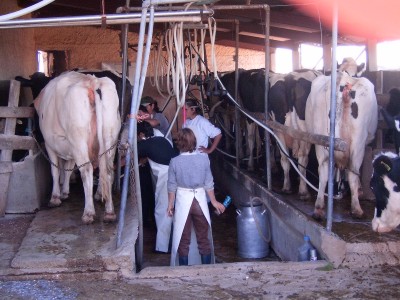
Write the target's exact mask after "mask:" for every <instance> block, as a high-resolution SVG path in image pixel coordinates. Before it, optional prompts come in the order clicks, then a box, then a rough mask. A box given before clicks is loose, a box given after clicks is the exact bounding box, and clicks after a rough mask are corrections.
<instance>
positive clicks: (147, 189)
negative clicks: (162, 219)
mask: <svg viewBox="0 0 400 300" xmlns="http://www.w3.org/2000/svg"><path fill="white" fill-rule="evenodd" d="M139 177H140V190H141V196H142V217H143V222H144V223H145V224H146V225H147V224H150V222H151V221H152V220H154V202H155V200H154V189H153V181H152V178H151V168H150V164H149V163H148V162H146V164H145V165H144V166H140V167H139Z"/></svg>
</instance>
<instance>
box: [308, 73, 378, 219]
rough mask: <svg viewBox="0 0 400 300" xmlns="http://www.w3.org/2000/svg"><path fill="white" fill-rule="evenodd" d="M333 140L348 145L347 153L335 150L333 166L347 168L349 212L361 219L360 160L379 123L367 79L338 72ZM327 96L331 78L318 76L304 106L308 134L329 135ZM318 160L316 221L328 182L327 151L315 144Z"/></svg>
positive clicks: (372, 90)
mask: <svg viewBox="0 0 400 300" xmlns="http://www.w3.org/2000/svg"><path fill="white" fill-rule="evenodd" d="M337 74H338V76H337V87H336V105H337V109H336V123H335V137H337V138H341V139H343V140H345V141H346V142H347V143H348V144H349V151H348V152H346V153H344V152H338V151H335V163H336V166H337V167H338V168H340V169H346V170H347V175H348V181H349V185H350V190H351V212H352V214H353V215H354V216H355V217H361V216H362V215H363V210H362V209H361V207H360V203H359V199H358V196H359V188H360V179H359V171H360V166H361V163H362V161H363V157H364V151H365V146H366V145H367V144H368V143H370V142H371V141H372V140H373V139H374V136H375V131H376V128H377V122H378V107H377V101H376V96H375V92H374V86H373V84H372V83H371V82H370V81H369V80H368V79H366V78H354V77H351V76H349V74H348V73H347V72H338V73H337ZM330 93H331V77H330V76H319V77H317V78H316V79H315V80H314V81H313V82H312V86H311V92H310V95H309V97H308V99H307V104H306V127H307V131H308V132H311V133H314V134H322V135H329V134H330V119H329V112H330ZM315 151H316V155H317V160H318V164H319V167H318V173H319V189H318V195H317V200H316V203H315V209H314V215H313V217H314V218H316V219H320V218H322V217H323V216H324V214H325V213H324V206H325V203H324V192H325V187H326V183H327V181H328V164H329V152H328V149H327V148H325V147H323V146H319V145H316V146H315Z"/></svg>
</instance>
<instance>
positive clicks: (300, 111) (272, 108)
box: [221, 69, 321, 199]
mask: <svg viewBox="0 0 400 300" xmlns="http://www.w3.org/2000/svg"><path fill="white" fill-rule="evenodd" d="M320 74H321V73H320V72H318V71H312V70H303V71H295V72H291V73H289V74H277V73H272V72H271V73H270V74H269V84H270V88H269V96H268V113H269V114H270V115H271V118H272V119H273V120H275V121H276V122H279V123H281V124H284V125H286V126H289V127H292V128H295V129H298V130H303V131H305V124H304V116H305V103H306V100H307V97H308V94H309V92H310V89H311V82H312V80H313V79H314V78H316V77H317V76H318V75H320ZM221 81H222V82H223V84H224V85H225V87H226V89H227V90H228V92H229V93H230V94H231V95H233V87H234V72H231V73H227V74H225V75H224V76H222V77H221ZM238 90H239V97H240V101H241V102H242V105H243V107H244V108H245V109H246V110H247V111H249V112H252V113H264V111H265V103H264V93H265V70H264V69H255V70H240V72H239V83H238ZM276 135H277V136H278V138H279V139H280V140H281V141H282V145H283V147H285V148H286V151H287V149H288V148H290V149H292V150H293V151H292V153H293V156H294V157H296V158H298V159H299V163H300V164H301V165H303V164H304V165H307V163H308V151H305V149H304V146H305V144H304V142H301V141H298V140H294V139H292V138H290V137H289V136H287V135H285V134H283V133H282V132H277V133H276ZM257 137H258V134H257V130H256V125H255V123H254V122H251V121H248V120H247V136H246V143H247V147H248V153H249V155H250V156H249V162H248V169H249V170H252V169H253V167H254V155H253V152H254V151H253V150H254V146H255V144H256V143H255V141H256V138H257ZM281 154H282V153H281ZM306 154H307V155H306ZM281 165H282V168H283V170H284V183H283V187H282V191H283V192H285V193H291V192H292V187H291V182H290V176H289V171H290V162H289V160H288V158H287V157H286V156H285V155H284V154H282V155H281ZM301 172H302V173H303V175H304V176H305V169H303V168H301ZM299 194H300V197H301V198H303V199H306V198H309V197H310V195H309V192H308V189H307V186H306V183H305V181H303V180H301V183H300V187H299Z"/></svg>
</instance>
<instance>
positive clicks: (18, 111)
mask: <svg viewBox="0 0 400 300" xmlns="http://www.w3.org/2000/svg"><path fill="white" fill-rule="evenodd" d="M34 115H35V109H34V108H33V107H0V118H33V116H34Z"/></svg>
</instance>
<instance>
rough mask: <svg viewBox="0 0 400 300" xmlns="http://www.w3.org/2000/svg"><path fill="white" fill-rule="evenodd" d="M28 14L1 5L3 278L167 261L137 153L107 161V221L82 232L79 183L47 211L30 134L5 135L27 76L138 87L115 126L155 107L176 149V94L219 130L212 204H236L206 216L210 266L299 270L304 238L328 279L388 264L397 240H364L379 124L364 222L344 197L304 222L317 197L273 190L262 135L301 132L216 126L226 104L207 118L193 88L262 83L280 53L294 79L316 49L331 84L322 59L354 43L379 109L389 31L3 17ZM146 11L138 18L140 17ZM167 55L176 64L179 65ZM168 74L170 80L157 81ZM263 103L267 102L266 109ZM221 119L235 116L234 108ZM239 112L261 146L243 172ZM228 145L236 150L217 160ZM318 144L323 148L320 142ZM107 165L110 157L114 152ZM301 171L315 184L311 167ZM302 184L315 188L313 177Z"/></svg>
mask: <svg viewBox="0 0 400 300" xmlns="http://www.w3.org/2000/svg"><path fill="white" fill-rule="evenodd" d="M39 2H40V1H32V0H18V1H12V0H3V1H1V3H0V14H1V16H0V17H1V19H0V53H1V55H0V65H1V68H0V92H1V93H0V97H1V101H2V106H4V107H2V108H0V112H1V115H0V117H1V118H2V119H1V120H2V123H1V124H2V127H1V135H0V141H1V143H0V146H1V162H0V166H1V167H0V227H1V233H0V234H1V237H2V244H1V247H5V248H7V249H2V250H4V251H0V252H1V253H2V254H1V271H0V274H1V276H9V277H13V276H14V277H18V276H24V275H30V276H40V275H42V274H56V273H73V272H85V271H90V272H102V273H101V274H103V275H102V276H103V277H104V278H106V277H115V276H129V274H131V273H134V272H139V271H141V270H142V269H144V268H148V267H155V266H168V265H169V263H170V261H169V260H170V255H169V254H160V253H155V252H154V243H155V234H156V232H155V225H154V224H150V225H148V226H144V224H143V218H142V216H141V211H142V209H143V203H142V199H141V197H140V195H138V184H137V180H138V179H137V178H138V171H137V165H136V164H137V160H135V159H134V156H135V155H136V154H135V153H134V152H132V155H131V156H132V157H130V159H127V160H126V161H127V162H128V165H130V167H129V168H128V167H123V166H121V159H118V165H117V167H116V170H119V171H116V177H120V178H121V180H120V181H119V182H118V181H117V180H116V182H115V183H114V185H113V199H114V205H115V210H116V213H117V221H116V222H115V223H112V224H106V223H103V222H102V211H103V210H104V204H102V203H95V208H96V211H97V218H96V219H95V221H94V223H92V224H90V225H84V224H83V223H82V221H81V213H82V210H83V203H84V194H83V189H82V185H81V183H80V182H81V181H80V179H79V178H78V179H77V181H76V183H72V184H71V193H70V197H69V199H68V200H65V201H63V204H62V205H61V206H60V207H56V208H48V207H47V203H48V200H49V199H50V196H51V185H52V179H51V173H50V163H49V161H48V159H47V156H46V154H45V151H44V150H43V148H42V147H41V146H40V145H38V144H37V143H36V142H35V140H34V139H33V138H31V137H30V136H29V132H28V133H26V130H25V131H24V132H22V133H17V132H16V130H17V128H18V125H21V124H25V121H26V120H30V119H32V118H33V115H34V109H33V108H32V107H30V105H31V104H32V102H33V96H32V89H31V88H30V87H28V86H23V85H21V83H20V82H19V81H16V80H15V78H16V76H22V77H24V78H29V76H30V75H32V74H34V73H35V72H37V71H41V72H44V73H45V75H46V76H58V75H60V74H61V73H63V72H65V71H70V70H75V69H83V70H93V69H96V70H113V71H115V72H118V73H119V74H121V78H122V79H125V78H128V79H129V81H130V82H131V83H132V85H134V86H135V84H136V86H135V87H134V88H133V89H132V91H131V92H132V97H131V100H132V102H128V103H126V102H125V103H121V105H120V107H121V108H123V109H125V111H124V112H123V114H124V115H127V114H128V113H129V112H130V113H136V110H135V109H133V110H132V107H138V103H139V101H140V98H141V96H145V95H148V96H152V97H153V98H155V99H157V101H158V106H159V107H160V108H161V109H162V112H163V113H164V114H165V116H166V117H167V119H168V120H169V121H170V122H171V123H172V124H173V125H172V126H171V133H172V136H173V137H175V136H176V133H177V131H178V129H179V128H181V126H182V122H183V116H182V113H181V110H180V108H181V106H180V105H181V104H182V101H183V100H184V97H185V95H189V96H190V97H195V98H197V99H198V100H199V101H200V102H201V103H202V105H203V106H202V107H203V112H204V115H205V116H207V117H209V119H210V120H211V121H212V122H214V123H215V124H216V126H218V127H220V128H222V129H223V136H224V138H223V140H222V142H221V143H220V148H221V149H219V150H218V151H215V152H214V153H213V154H212V155H211V156H210V160H211V167H212V172H213V176H214V180H215V191H216V196H217V199H218V200H219V201H221V202H222V201H223V199H224V198H225V196H226V195H230V196H231V197H232V199H233V203H232V204H231V205H230V206H229V207H228V208H227V210H226V212H225V213H224V214H223V215H221V216H217V215H214V214H212V213H211V215H212V216H211V218H212V224H213V234H214V247H215V256H216V263H235V262H240V261H270V260H271V261H297V259H298V258H297V249H298V248H299V246H300V245H301V244H302V243H303V236H304V235H308V236H309V237H310V239H311V242H312V245H313V246H314V247H315V248H316V250H317V258H318V260H325V261H326V262H327V264H331V265H333V266H334V267H339V266H350V267H351V266H352V265H358V266H370V265H373V264H391V265H395V264H398V256H399V251H400V249H399V242H398V230H397V229H396V230H394V231H392V232H390V233H384V234H378V233H375V232H373V231H372V229H371V220H372V218H373V216H374V207H375V201H374V195H373V193H372V192H371V190H370V187H369V180H370V178H371V173H372V159H373V157H374V156H375V155H376V154H377V153H379V152H381V151H383V150H390V151H394V145H393V144H392V143H391V142H390V141H387V127H386V125H385V123H384V122H383V120H382V119H381V118H380V119H379V122H378V129H377V131H376V135H375V139H374V141H373V142H372V143H370V144H368V145H367V146H366V148H365V155H364V158H363V164H362V168H361V170H360V182H361V188H362V190H363V195H364V196H363V198H361V201H360V204H361V206H362V208H363V210H364V216H363V217H361V218H353V217H352V216H351V214H350V196H349V195H346V194H344V196H343V197H342V198H341V199H337V197H334V199H332V195H330V196H329V197H327V198H331V199H327V200H325V201H326V207H329V204H328V203H329V201H330V203H331V204H332V207H333V208H332V209H331V211H330V212H329V211H328V212H327V218H323V219H322V220H314V219H313V218H312V214H313V210H314V203H315V198H316V193H315V192H313V191H312V190H311V189H309V190H310V192H311V193H312V197H311V199H309V200H300V199H299V197H298V195H297V192H296V189H297V185H298V175H297V173H295V172H293V171H291V172H292V173H291V175H290V176H291V178H292V180H293V188H294V189H295V192H294V193H292V194H285V193H282V192H281V188H282V184H283V172H282V169H281V167H280V164H279V151H277V150H276V149H277V148H276V146H275V145H276V143H275V142H274V137H273V136H272V135H269V134H267V135H265V134H264V133H265V131H264V129H265V127H268V128H272V129H273V130H277V131H279V130H281V131H282V130H283V131H287V134H289V135H290V134H292V137H293V136H296V135H299V134H300V133H299V132H298V131H296V132H294V133H293V132H292V133H291V132H289V131H290V130H288V129H287V128H283V129H282V128H280V127H278V126H277V125H276V124H275V123H274V122H272V121H271V120H269V119H266V117H265V116H266V114H265V113H263V112H258V114H257V113H256V114H255V113H252V112H248V111H246V110H242V109H239V108H237V109H236V119H235V122H234V123H233V124H231V127H230V128H224V123H223V119H224V117H226V114H227V110H226V109H225V108H224V107H225V106H222V105H221V106H220V107H218V106H217V107H214V106H213V103H214V104H215V102H208V101H209V100H208V99H207V98H208V97H207V96H210V95H214V96H217V95H220V94H221V92H223V90H221V89H220V90H218V88H216V87H213V88H212V89H208V90H203V89H202V87H203V84H204V81H205V80H206V79H207V78H211V77H210V74H211V73H214V74H215V73H217V72H218V74H220V73H221V74H222V73H224V72H234V71H235V70H239V69H246V70H252V69H262V68H265V70H270V71H269V72H270V73H273V72H275V71H276V70H277V68H278V66H277V64H278V60H277V59H276V53H277V50H278V49H289V50H291V51H292V52H291V53H292V55H291V64H292V67H293V70H296V69H301V68H303V66H302V65H301V56H302V55H303V53H301V51H300V49H301V45H314V46H319V47H321V48H322V52H323V56H321V60H322V62H323V66H324V70H325V71H327V72H329V71H331V70H332V67H333V66H335V64H332V61H334V58H335V57H336V49H337V47H338V46H343V45H358V46H364V47H365V50H364V51H365V54H366V55H365V57H366V61H364V62H365V63H366V65H365V66H366V71H365V73H364V74H363V76H364V77H366V78H368V79H369V80H370V81H371V82H372V83H373V85H374V87H375V94H376V96H377V100H378V104H379V105H380V106H382V107H385V106H386V105H387V102H388V99H389V95H388V93H389V91H390V89H391V88H393V87H398V86H399V80H400V78H399V77H400V75H399V72H398V71H395V70H393V71H383V70H379V69H378V64H377V50H376V49H377V44H378V43H380V42H382V41H390V40H395V39H398V38H399V36H396V35H395V34H393V33H392V32H391V31H390V30H389V31H385V32H383V31H382V32H380V31H379V30H377V31H374V32H371V31H368V30H366V31H362V30H359V29H360V26H361V25H360V24H357V23H356V22H357V20H354V21H353V22H355V23H354V24H353V23H351V21H349V20H345V22H344V21H343V19H341V17H342V15H341V10H340V9H339V14H338V19H335V18H334V17H330V16H332V15H331V12H332V10H330V11H329V13H323V10H322V9H321V10H319V9H317V8H318V7H314V9H310V10H307V9H304V7H305V5H304V4H305V2H307V1H302V0H291V1H289V0H288V1H284V0H276V1H275V0H270V1H269V0H268V1H267V0H266V1H241V0H240V1H239V0H238V1H236V0H220V1H212V0H209V1H208V0H205V1H198V2H193V3H189V2H187V1H174V0H170V1H144V2H142V1H129V0H126V1H122V0H121V1H109V0H102V1H93V0H87V1H76V0H55V1H41V2H42V3H45V2H46V3H45V4H46V5H44V6H43V7H40V8H35V9H32V10H31V11H26V12H24V13H21V14H20V15H12V16H10V17H8V14H11V13H16V12H20V11H21V10H25V9H27V10H28V9H29V8H32V7H33V6H34V5H37V4H38V3H39ZM329 9H332V7H330V8H329ZM144 13H145V14H147V18H143V19H142V15H143V14H144ZM324 16H325V17H326V16H328V18H327V19H324ZM335 20H336V21H335ZM337 20H338V21H339V22H338V23H339V25H337ZM346 22H347V23H346ZM348 23H349V24H348ZM335 24H336V25H335ZM343 24H344V25H347V26H342V25H343ZM180 28H181V29H183V30H182V31H181V32H180V30H179V29H180ZM349 28H352V30H351V29H349ZM174 29H175V31H173V30H174ZM168 34H169V35H170V36H169V38H168V37H166V36H168ZM179 34H181V35H179ZM178 53H180V54H179V55H178ZM178 57H179V58H182V59H183V61H181V62H180V65H178V63H177V61H178ZM354 59H357V57H354ZM172 62H174V63H172ZM361 62H362V61H360V60H357V63H358V64H360V63H361ZM169 63H170V64H175V66H176V69H174V70H172V69H168V68H167V66H168V65H169ZM338 63H340V62H338ZM173 72H176V75H174V76H176V77H174V78H172V73H173ZM168 73H170V75H171V77H170V76H167V74H168ZM168 81H170V83H167V82H168ZM212 81H213V80H212ZM123 82H124V81H123ZM173 82H175V83H176V84H172V83H173ZM172 85H174V86H173V87H172ZM175 85H176V86H175ZM121 92H122V93H125V92H124V91H123V90H122V91H121ZM267 94H268V90H267V92H266V94H265V96H266V99H268V95H267ZM232 96H234V95H232ZM260 101H264V98H263V97H262V98H260ZM267 103H268V102H267ZM124 104H125V105H124ZM231 104H232V103H231ZM231 107H232V111H231V113H232V112H233V115H235V108H234V107H235V106H234V105H232V106H231ZM224 109H225V110H224ZM243 113H247V115H246V116H247V117H248V118H254V120H253V121H254V122H258V123H257V124H258V125H259V126H258V129H257V131H258V132H260V133H261V135H260V136H261V146H260V148H257V147H256V148H257V149H255V150H254V153H253V154H254V157H255V167H254V168H253V169H249V167H248V165H247V162H248V155H247V154H246V153H245V151H244V147H243V145H244V143H245V142H243V141H242V142H241V143H239V142H237V141H238V140H241V139H242V138H243V136H241V134H240V133H239V132H242V130H244V129H245V125H244V124H242V123H241V121H240V117H239V116H240V115H241V114H242V115H243ZM127 120H128V121H127V124H128V126H133V125H131V124H130V123H131V122H134V121H130V120H131V119H129V118H127ZM26 123H28V122H26ZM274 124H275V125H274ZM229 138H233V141H236V143H235V144H234V145H233V146H230V147H229V148H228V149H227V144H228V140H229ZM321 141H322V143H325V144H324V145H326V146H327V147H329V138H328V137H324V138H322V139H320V142H321ZM265 145H268V147H265ZM119 152H120V151H119ZM121 152H122V151H121ZM236 153H237V155H236ZM311 153H312V152H311ZM116 156H117V157H119V158H121V155H120V154H117V155H116ZM314 156H315V155H314ZM310 161H312V158H310ZM314 163H315V158H314ZM310 165H311V164H310ZM310 172H311V173H314V174H318V170H317V167H315V166H314V169H313V170H311V171H310ZM126 174H128V175H129V176H126ZM317 176H318V175H317ZM135 178H136V180H135ZM310 181H312V182H314V184H316V185H318V178H317V179H315V176H314V179H311V180H310ZM327 191H328V190H327ZM332 202H333V203H332ZM10 249H12V250H10ZM6 250H7V251H6Z"/></svg>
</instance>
